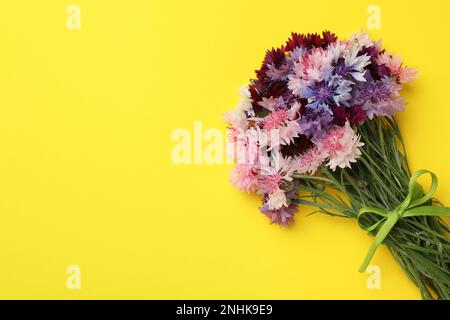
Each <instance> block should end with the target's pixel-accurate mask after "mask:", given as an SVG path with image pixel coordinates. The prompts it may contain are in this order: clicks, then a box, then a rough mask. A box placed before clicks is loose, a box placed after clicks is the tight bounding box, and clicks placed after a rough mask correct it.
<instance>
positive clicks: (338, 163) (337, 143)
mask: <svg viewBox="0 0 450 320" xmlns="http://www.w3.org/2000/svg"><path fill="white" fill-rule="evenodd" d="M363 145H364V143H362V142H360V137H359V135H357V134H356V133H355V131H353V129H352V127H350V123H349V122H348V121H347V122H346V123H345V126H344V127H337V126H336V127H334V128H333V129H331V130H330V131H329V132H328V134H327V135H326V136H325V138H323V139H322V140H320V141H319V142H318V146H319V148H320V149H322V150H323V151H324V152H326V153H327V155H328V157H329V159H330V160H329V162H328V163H327V165H328V166H329V167H330V168H331V169H332V170H333V171H334V170H336V168H337V167H340V168H346V167H348V168H350V167H351V164H350V163H353V162H356V159H357V158H359V156H360V155H361V151H360V150H359V148H360V147H362V146H363Z"/></svg>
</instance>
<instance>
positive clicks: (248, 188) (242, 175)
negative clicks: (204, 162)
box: [230, 164, 260, 193]
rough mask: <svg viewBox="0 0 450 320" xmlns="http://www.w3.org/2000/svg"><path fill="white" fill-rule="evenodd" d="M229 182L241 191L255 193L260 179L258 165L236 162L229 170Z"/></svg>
mask: <svg viewBox="0 0 450 320" xmlns="http://www.w3.org/2000/svg"><path fill="white" fill-rule="evenodd" d="M230 182H231V184H232V185H233V186H235V187H236V188H238V189H239V190H241V191H245V192H249V193H257V192H258V191H259V186H260V181H259V173H258V167H257V166H256V165H254V164H238V165H236V166H235V167H234V168H233V169H232V171H231V177H230Z"/></svg>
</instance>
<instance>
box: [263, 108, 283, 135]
mask: <svg viewBox="0 0 450 320" xmlns="http://www.w3.org/2000/svg"><path fill="white" fill-rule="evenodd" d="M287 119H288V111H287V110H286V109H279V110H276V111H273V112H272V113H271V114H269V115H268V116H266V117H265V118H264V119H263V122H262V126H263V128H264V129H266V130H270V129H276V128H279V127H280V126H281V125H283V123H284V122H285V121H286V120H287Z"/></svg>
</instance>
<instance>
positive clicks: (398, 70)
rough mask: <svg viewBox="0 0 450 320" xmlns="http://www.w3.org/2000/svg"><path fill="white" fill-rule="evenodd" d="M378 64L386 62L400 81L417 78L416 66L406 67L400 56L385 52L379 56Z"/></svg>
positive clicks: (404, 81)
mask: <svg viewBox="0 0 450 320" xmlns="http://www.w3.org/2000/svg"><path fill="white" fill-rule="evenodd" d="M377 63H378V64H384V65H385V66H386V67H388V69H389V71H390V72H391V73H392V75H393V76H395V77H396V78H397V79H398V81H399V82H400V83H407V82H410V81H413V80H415V79H416V78H417V70H416V69H414V68H404V67H402V66H403V62H402V59H401V58H400V57H399V56H391V55H390V54H388V53H386V52H384V53H382V54H380V55H379V56H378V59H377Z"/></svg>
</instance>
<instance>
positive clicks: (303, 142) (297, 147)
mask: <svg viewBox="0 0 450 320" xmlns="http://www.w3.org/2000/svg"><path fill="white" fill-rule="evenodd" d="M313 146H314V143H313V142H312V141H311V139H309V138H308V137H307V136H305V135H302V134H301V135H299V136H298V137H296V138H294V142H293V143H291V144H289V145H281V147H280V151H281V154H282V155H283V157H285V158H287V157H294V156H299V155H301V154H303V153H305V152H306V151H308V150H309V149H310V148H312V147H313Z"/></svg>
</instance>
